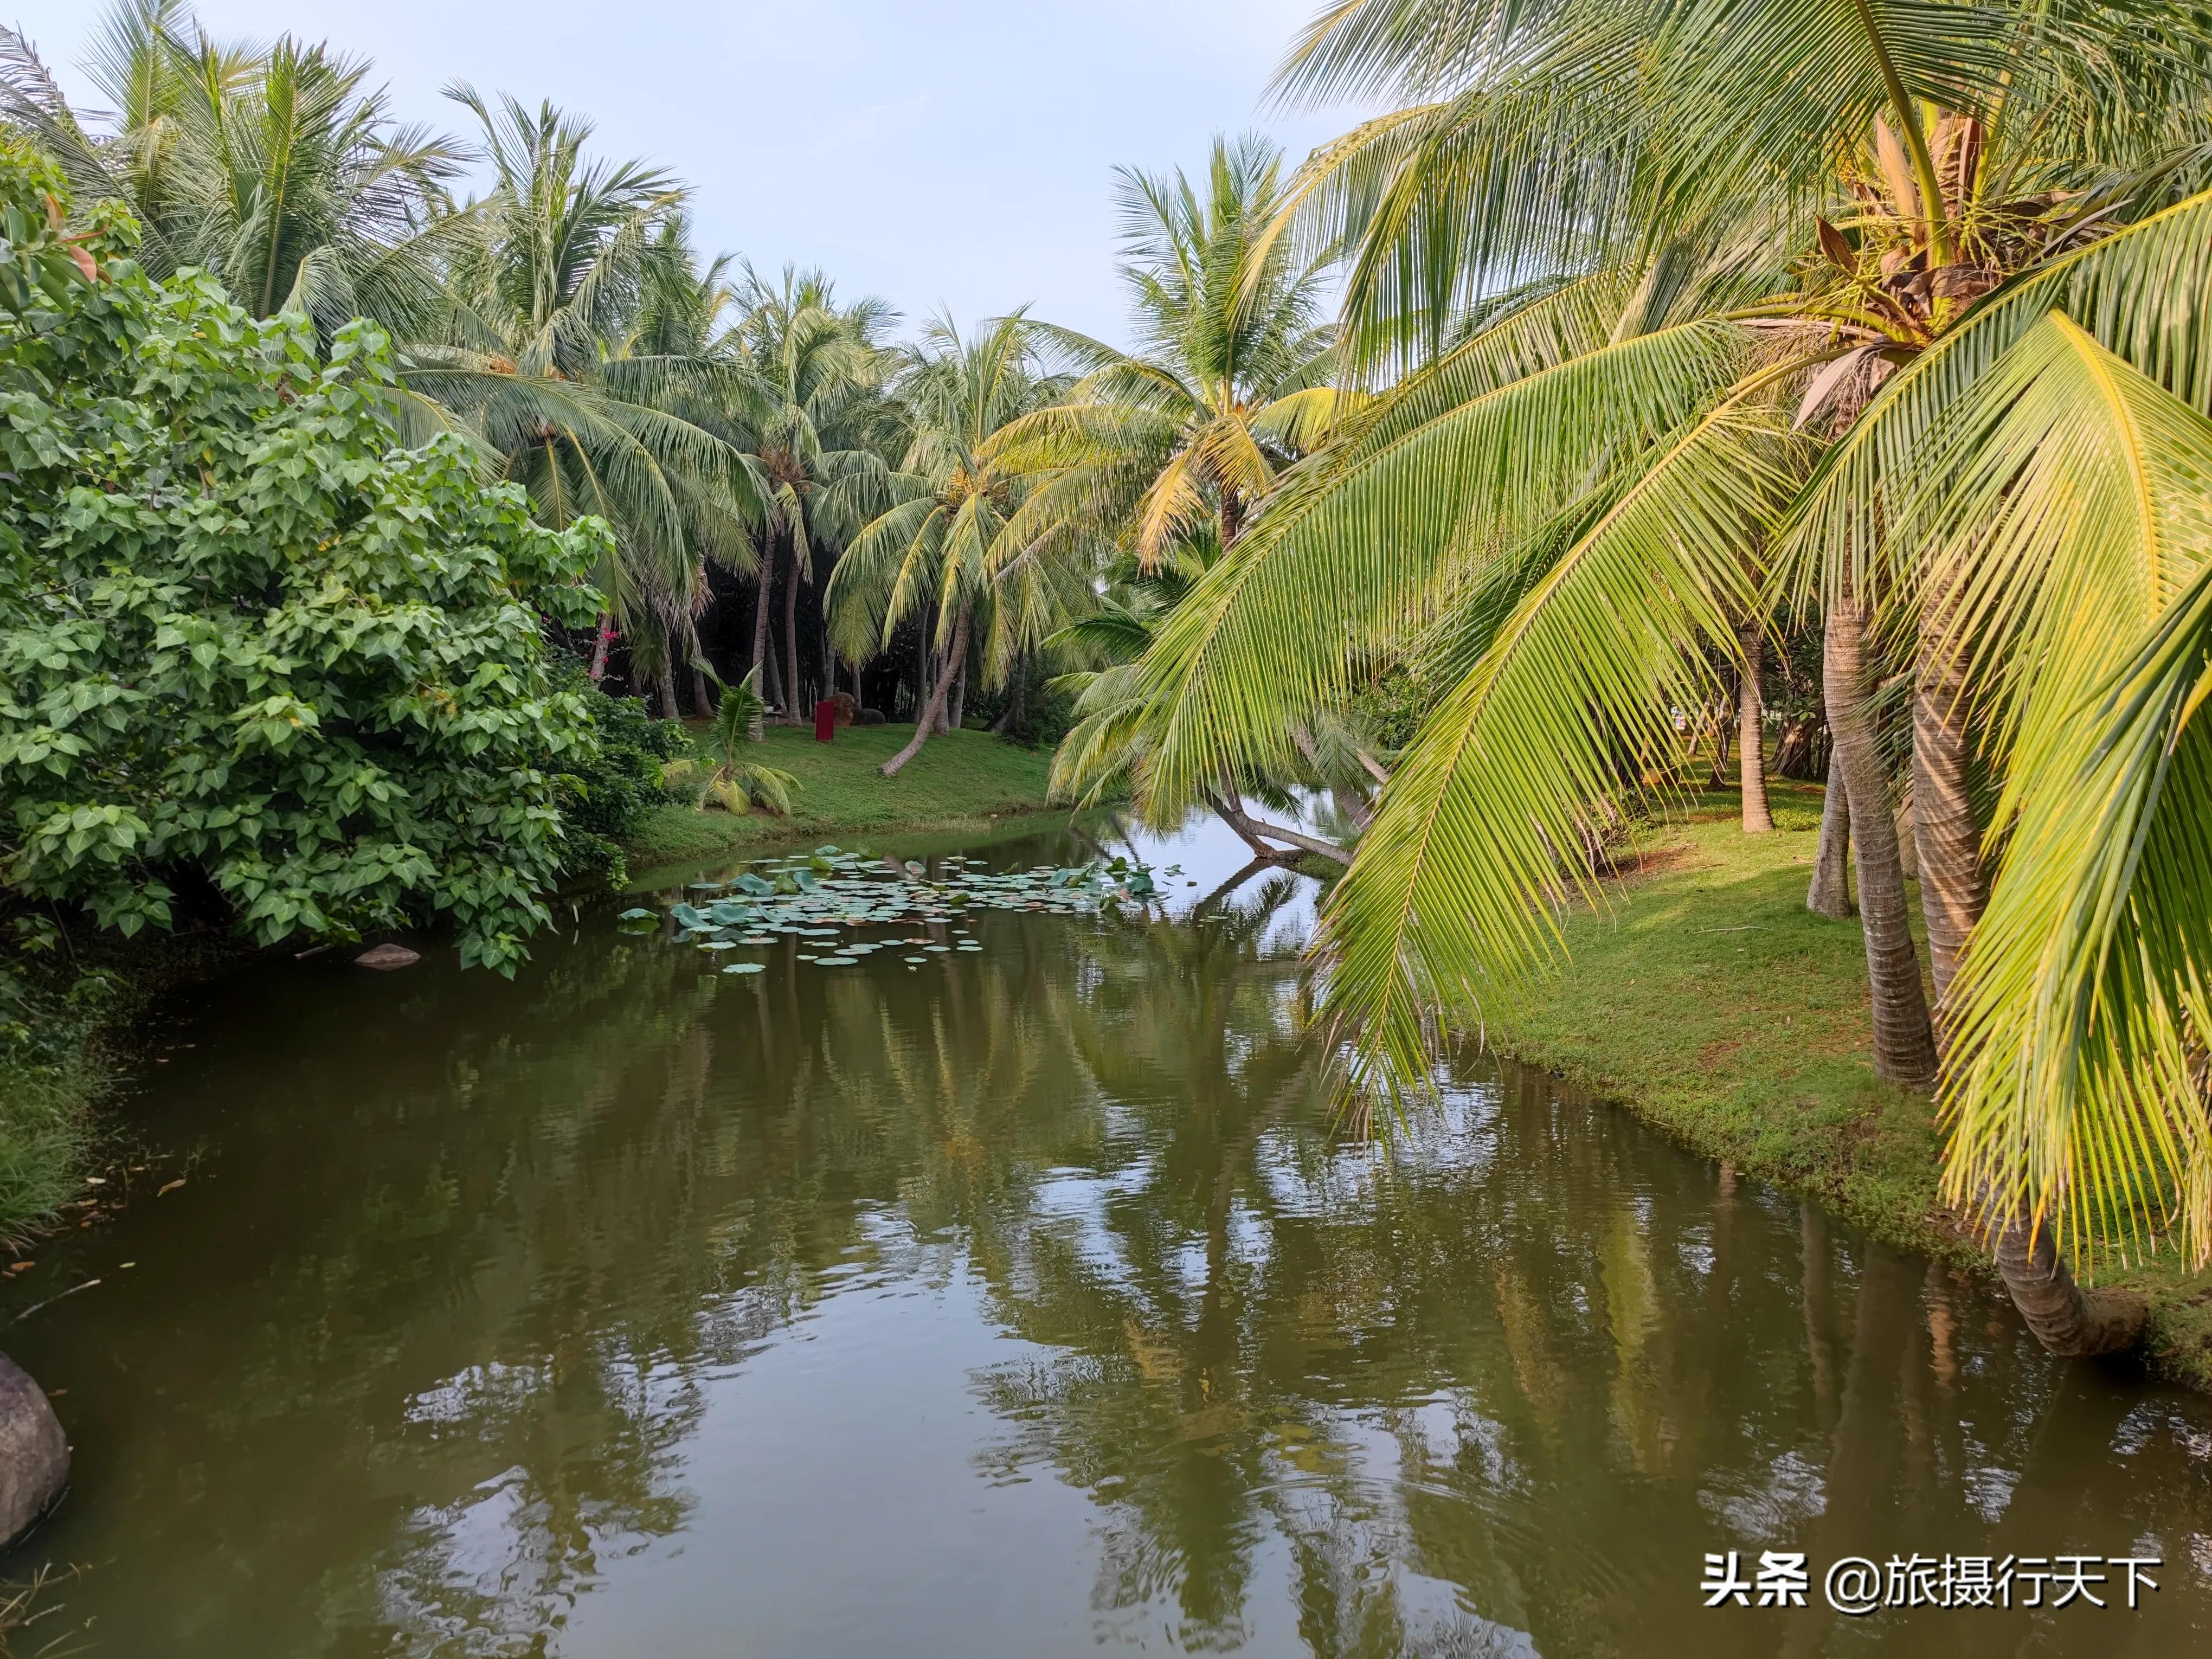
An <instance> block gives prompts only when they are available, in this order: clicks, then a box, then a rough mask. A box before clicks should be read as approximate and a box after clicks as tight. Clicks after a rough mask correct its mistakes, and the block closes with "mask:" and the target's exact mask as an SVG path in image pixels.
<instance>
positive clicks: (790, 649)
mask: <svg viewBox="0 0 2212 1659" xmlns="http://www.w3.org/2000/svg"><path fill="white" fill-rule="evenodd" d="M783 652H784V663H783V680H784V684H786V685H787V686H788V687H789V688H790V690H791V696H790V699H789V702H788V704H787V707H788V708H789V709H790V711H791V718H792V719H793V720H805V718H806V712H805V708H803V707H802V706H801V705H800V702H799V550H797V549H796V548H793V550H792V554H791V580H789V581H788V582H787V583H786V584H785V585H784V590H783Z"/></svg>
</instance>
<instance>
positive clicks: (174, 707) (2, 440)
mask: <svg viewBox="0 0 2212 1659" xmlns="http://www.w3.org/2000/svg"><path fill="white" fill-rule="evenodd" d="M65 200H66V191H65V187H64V183H63V181H62V179H61V178H60V177H59V175H58V172H57V170H55V169H54V168H53V167H52V166H51V165H50V164H48V163H47V162H46V161H43V160H41V159H40V158H37V157H36V156H35V155H31V154H29V153H27V152H25V151H24V150H22V149H20V148H10V149H8V150H6V151H5V153H4V155H0V216H4V221H5V222H4V229H5V233H6V251H7V255H8V258H7V259H6V261H5V263H4V264H0V413H3V414H4V419H0V455H4V466H5V469H6V470H5V475H4V479H0V560H4V561H5V562H6V566H7V570H6V575H5V579H4V580H0V687H4V688H5V690H4V691H0V776H4V778H5V780H6V791H5V793H6V796H7V798H8V799H9V807H10V811H9V820H8V822H7V823H6V824H5V825H4V827H0V860H4V863H3V864H0V870H3V871H4V879H5V881H6V883H7V884H8V885H9V887H10V888H12V889H14V890H15V891H16V892H18V893H20V894H22V895H25V896H31V897H35V898H39V899H42V900H54V901H60V902H70V903H75V904H82V905H83V906H84V907H85V908H88V909H89V910H90V911H91V913H92V914H93V915H94V917H96V918H97V919H98V921H100V922H101V923H102V924H103V925H107V926H112V927H117V928H118V929H120V930H122V931H123V932H124V933H134V932H136V931H137V929H139V928H141V927H144V926H146V925H148V924H149V923H151V924H153V925H155V926H163V927H166V926H169V925H171V924H172V923H173V921H175V920H176V919H177V915H178V909H179V906H183V907H185V908H188V909H190V910H195V911H198V912H200V913H202V914H205V913H208V912H214V913H216V914H219V915H222V916H223V917H225V918H226V919H228V921H230V923H231V924H232V925H233V926H234V927H236V928H238V929H239V930H240V931H241V932H243V933H246V934H248V935H250V936H252V937H253V938H255V939H261V940H264V941H273V940H276V939H283V938H284V937H285V936H287V935H288V934H291V933H295V932H304V933H309V934H313V935H319V936H323V937H329V938H337V939H347V938H352V937H356V936H357V935H358V934H360V933H363V932H366V931H368V930H371V929H379V928H386V927H400V926H405V925H410V924H412V925H421V924H425V923H428V922H429V921H433V920H434V919H436V918H439V917H446V918H450V919H451V921H453V923H454V924H455V926H456V927H457V928H458V931H459V943H460V950H461V954H462V957H463V960H464V961H465V962H468V963H485V964H488V965H489V966H492V967H494V968H496V969H501V971H507V972H511V971H512V970H513V966H514V964H515V963H517V962H518V961H520V958H521V957H522V955H523V943H522V942H523V939H524V938H525V937H526V935H527V934H528V933H531V932H532V930H533V929H534V928H535V927H537V926H538V924H539V923H540V922H541V921H544V918H545V915H546V910H545V907H544V903H543V902H542V900H541V898H540V895H541V894H542V893H543V892H544V890H545V889H546V888H547V887H548V886H550V884H551V883H552V881H553V880H554V878H555V877H556V873H557V872H558V870H559V868H560V866H561V862H562V853H563V848H562V829H561V825H560V821H559V813H558V811H557V808H556V799H555V785H554V781H553V776H552V775H553V773H554V772H555V771H556V770H558V769H561V768H562V766H564V765H565V764H567V763H569V761H570V760H571V759H572V758H587V757H588V753H589V744H590V735H591V734H590V727H589V726H588V724H587V722H586V714H585V708H584V705H583V703H582V701H581V699H580V697H579V696H577V695H576V694H574V693H573V692H568V691H563V690H560V689H559V688H558V687H557V686H556V684H555V682H554V680H553V678H552V677H551V675H550V672H549V670H548V667H547V664H546V661H545V653H544V646H543V644H542V642H541V640H540V626H541V624H540V617H541V616H548V617H551V618H552V619H553V620H554V621H556V623H565V624H568V625H575V624H577V623H580V622H582V621H584V620H587V619H588V617H590V615H591V614H592V611H594V610H595V609H596V608H597V606H598V605H599V602H600V601H599V595H598V593H597V592H596V591H595V590H593V589H592V588H591V587H590V586H586V578H587V576H588V574H589V573H590V571H591V569H592V566H593V564H594V562H596V561H598V560H599V559H601V558H602V557H603V556H604V555H605V544H606V539H607V538H606V532H605V527H604V526H601V525H599V523H598V522H597V521H595V520H583V521H581V522H580V523H578V524H577V525H575V526H573V527H571V528H570V529H569V530H568V531H566V532H557V533H556V532H551V531H548V530H545V529H543V528H541V527H539V526H535V525H533V524H532V522H531V521H530V516H529V507H528V503H527V501H526V499H525V497H524V495H522V493H521V491H520V489H516V488H514V487H513V486H511V485H509V486H498V487H494V488H490V489H487V488H485V487H484V485H483V483H482V482H481V480H480V479H479V478H478V477H477V474H476V472H475V471H474V469H473V467H472V466H471V459H470V456H469V454H468V452H467V448H466V446H465V444H463V443H462V442H461V441H459V439H457V438H454V437H451V436H447V437H443V438H441V439H439V440H437V441H435V442H433V443H432V444H430V445H429V446H428V447H426V448H424V449H422V450H419V451H404V450H400V449H398V448H397V447H396V442H395V432H394V428H393V424H392V403H393V398H394V395H395V392H394V386H393V381H392V369H391V366H390V363H389V360H388V357H387V355H386V344H385V341H384V337H383V336H382V335H381V333H380V331H378V330H377V329H376V328H375V326H374V325H372V324H368V323H356V324H353V325H349V326H348V327H346V328H344V329H343V330H341V331H339V332H338V333H337V336H336V337H334V338H333V339H332V340H331V343H330V346H329V349H328V351H327V353H323V352H319V350H318V349H317V340H316V338H315V334H314V330H313V325H311V324H310V323H309V322H308V321H307V319H306V318H304V317H302V316H301V315H299V314H298V313H283V314H280V315H279V316H277V317H275V318H272V319H265V320H259V319H254V318H252V317H251V316H249V315H248V314H247V313H246V311H245V310H244V309H243V308H241V307H239V306H237V305H235V304H234V303H233V302H232V301H230V300H229V299H228V296H227V295H225V294H224V293H223V292H222V289H221V288H220V287H219V286H218V285H217V283H216V281H215V279H214V278H213V277H212V276H207V275H205V274H199V273H185V274H184V275H182V276H179V277H177V278H175V279H174V280H173V281H172V282H171V283H167V284H166V285H164V284H157V283H153V282H151V281H150V280H149V279H148V278H147V277H146V276H145V275H144V274H143V272H142V271H141V270H138V268H137V266H136V265H135V264H133V263H132V262H131V260H130V259H129V258H127V257H126V255H127V250H128V248H129V246H130V245H131V241H132V240H133V230H132V227H131V223H130V222H129V220H128V218H127V217H126V216H124V215H123V214H122V213H121V211H120V210H118V209H117V208H115V207H113V206H112V205H104V206H102V207H100V208H99V209H97V210H94V214H93V216H92V219H91V222H90V224H89V227H88V228H87V229H85V230H83V231H80V232H77V233H75V234H68V233H66V232H65V229H64V226H65V218H64V215H65V208H64V202H65Z"/></svg>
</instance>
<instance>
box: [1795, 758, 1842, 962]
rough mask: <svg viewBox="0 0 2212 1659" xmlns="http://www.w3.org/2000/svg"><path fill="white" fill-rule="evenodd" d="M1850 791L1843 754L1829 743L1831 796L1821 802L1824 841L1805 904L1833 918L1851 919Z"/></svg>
mask: <svg viewBox="0 0 2212 1659" xmlns="http://www.w3.org/2000/svg"><path fill="white" fill-rule="evenodd" d="M1850 860H1851V807H1850V791H1849V790H1848V789H1846V788H1844V763H1843V757H1841V756H1840V755H1838V753H1837V752H1836V746H1835V744H1829V745H1828V798H1827V799H1826V800H1825V801H1823V802H1822V803H1821V805H1820V848H1819V850H1818V851H1817V852H1815V853H1814V854H1813V888H1812V890H1811V891H1810V892H1808V893H1807V894H1806V895H1805V908H1807V909H1808V910H1810V911H1811V912H1813V914H1814V915H1820V916H1826V917H1827V918H1828V920H1829V921H1850V919H1851V863H1850Z"/></svg>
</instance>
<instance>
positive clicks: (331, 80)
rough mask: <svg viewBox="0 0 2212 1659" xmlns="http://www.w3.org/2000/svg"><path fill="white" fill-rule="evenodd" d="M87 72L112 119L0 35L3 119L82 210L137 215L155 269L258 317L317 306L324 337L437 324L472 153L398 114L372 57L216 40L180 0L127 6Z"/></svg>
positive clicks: (407, 332) (403, 331) (143, 247)
mask: <svg viewBox="0 0 2212 1659" xmlns="http://www.w3.org/2000/svg"><path fill="white" fill-rule="evenodd" d="M86 68H87V70H88V71H89V73H90V75H91V77H92V81H93V84H94V87H95V88H98V90H99V92H100V95H101V96H102V97H104V98H105V99H106V100H108V103H109V105H110V112H108V113H106V114H105V115H100V116H88V115H80V114H79V113H78V112H76V111H74V110H72V109H71V108H70V106H69V104H68V102H67V101H66V100H64V98H63V96H62V94H61V92H60V90H59V88H58V87H57V86H56V84H55V82H54V81H53V79H52V76H51V75H50V74H49V73H48V72H47V70H46V65H45V64H44V63H43V62H42V61H41V60H40V57H39V55H38V52H37V50H36V48H35V47H34V46H32V45H31V43H30V42H28V41H27V40H24V39H23V37H22V36H21V34H19V33H16V32H15V31H14V30H12V29H0V119H3V120H4V121H5V122H6V123H7V125H10V126H13V127H15V128H17V129H18V130H20V131H22V132H24V133H25V134H26V136H27V137H29V138H30V139H31V140H32V141H33V143H37V144H38V145H39V146H40V148H41V149H45V150H46V151H47V152H48V153H49V154H51V155H53V156H54V157H55V158H56V159H57V160H58V161H59V162H60V163H61V166H62V168H63V171H64V174H65V175H66V176H67V177H68V179H69V181H70V187H71V189H72V190H73V191H74V192H75V193H76V196H77V197H78V199H79V200H82V201H85V202H93V201H99V200H103V199H113V200H118V201H121V202H123V203H124V204H126V205H127V206H128V207H129V208H130V209H131V212H132V214H133V215H134V216H136V217H137V220H138V222H139V226H140V229H141V232H142V235H143V240H142V242H141V244H140V246H139V248H138V258H139V260H140V262H141V263H142V264H144V265H145V266H146V268H147V269H148V270H149V271H151V272H152V274H153V275H155V276H167V275H168V274H170V273H171V272H172V271H173V270H178V269H179V268H181V267H183V266H185V265H198V266H201V267H204V269H206V270H211V271H213V272H214V273H215V274H216V276H219V277H221V278H222V281H223V283H224V284H225V285H226V286H227V287H228V288H229V289H230V291H231V294H232V295H233V296H234V298H235V299H236V300H237V301H238V302H239V303H240V305H242V306H244V307H246V308H247V309H248V310H249V311H251V312H252V313H253V314H254V315H256V316H258V317H266V316H269V315H271V314H272V313H276V312H277V311H280V310H291V311H298V312H304V313H307V314H308V315H310V316H312V317H313V319H315V322H316V324H317V325H318V327H319V329H320V330H321V331H322V332H323V334H324V336H325V338H327V337H329V336H330V335H331V333H332V332H333V331H336V329H337V327H338V326H339V325H342V324H343V323H345V322H347V321H349V319H352V318H355V317H357V316H359V317H368V318H369V319H372V320H374V321H375V322H377V323H379V324H380V325H382V326H383V327H384V329H385V330H386V332H387V333H389V334H391V335H392V336H394V337H398V338H403V339H404V338H407V337H411V336H412V335H413V334H414V333H415V332H416V331H418V330H419V329H420V328H421V327H422V325H424V324H425V323H426V321H427V320H428V319H429V318H430V316H431V315H432V314H433V313H434V312H435V308H436V305H437V301H438V295H439V279H440V274H441V265H442V263H443V261H444V259H445V258H447V254H448V252H449V251H450V248H451V245H452V243H453V234H454V232H455V230H456V228H457V226H456V224H455V222H453V220H452V219H451V218H450V217H449V216H447V215H446V214H444V213H443V212H442V211H441V207H442V191H443V188H444V186H445V185H447V182H448V181H449V180H450V179H453V176H454V175H455V174H456V173H458V172H459V169H460V167H462V166H463V165H464V163H465V161H466V160H467V155H466V152H465V150H463V149H461V147H460V146H459V145H458V144H456V143H454V142H453V140H451V139H449V138H447V137H441V136H439V135H437V134H435V133H432V132H431V131H429V130H428V128H426V127H423V126H421V125H412V124H404V123H401V122H399V121H398V120H396V119H395V118H393V116H392V111H391V106H390V104H389V101H388V100H387V99H386V95H385V94H384V91H383V90H382V89H381V88H374V87H371V86H370V85H369V84H368V76H369V72H370V71H369V65H368V64H367V63H366V62H364V61H362V60H360V59H357V58H347V57H343V56H339V55H337V54H334V53H332V52H331V51H330V49H329V48H328V47H326V46H309V45H306V44H304V43H302V42H301V41H299V40H295V39H293V38H292V37H291V36H289V35H287V36H285V37H283V39H281V40H277V41H276V44H275V45H273V46H269V47H266V48H255V47H247V46H225V45H220V44H218V43H216V42H215V41H213V40H210V39H209V38H208V36H207V35H206V33H204V31H202V30H201V28H200V27H199V25H198V24H197V21H195V20H194V18H193V16H192V14H191V9H190V8H189V7H188V6H186V5H185V4H184V3H182V0H117V3H115V4H114V5H113V6H112V9H110V11H109V13H108V15H107V18H106V21H105V23H104V24H103V25H102V26H101V27H100V30H99V31H98V33H96V34H95V36H94V47H93V51H92V53H91V57H90V59H89V61H88V64H86Z"/></svg>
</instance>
